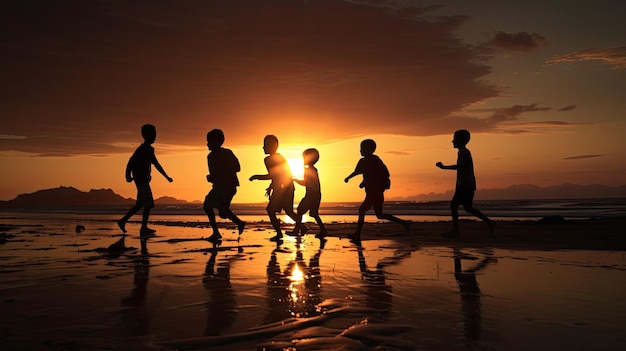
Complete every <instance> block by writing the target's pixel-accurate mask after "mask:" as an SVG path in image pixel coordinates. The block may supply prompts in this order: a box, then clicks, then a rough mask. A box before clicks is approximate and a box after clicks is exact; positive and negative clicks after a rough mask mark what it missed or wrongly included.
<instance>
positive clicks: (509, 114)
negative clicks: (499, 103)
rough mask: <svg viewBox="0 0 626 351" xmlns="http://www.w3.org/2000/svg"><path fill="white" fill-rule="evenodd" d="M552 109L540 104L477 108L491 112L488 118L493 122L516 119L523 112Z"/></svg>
mask: <svg viewBox="0 0 626 351" xmlns="http://www.w3.org/2000/svg"><path fill="white" fill-rule="evenodd" d="M550 110H552V108H551V107H539V104H530V105H514V106H511V107H502V108H492V109H477V110H475V111H478V112H487V113H489V114H490V115H489V117H488V120H489V121H490V122H492V123H499V122H508V121H515V120H517V119H518V118H519V116H520V115H521V114H522V113H527V112H545V111H550Z"/></svg>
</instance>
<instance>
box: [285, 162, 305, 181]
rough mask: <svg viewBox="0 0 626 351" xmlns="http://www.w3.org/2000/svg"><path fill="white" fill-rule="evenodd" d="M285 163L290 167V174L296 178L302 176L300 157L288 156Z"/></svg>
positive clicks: (302, 169) (302, 165)
mask: <svg viewBox="0 0 626 351" xmlns="http://www.w3.org/2000/svg"><path fill="white" fill-rule="evenodd" d="M287 163H288V164H289V168H290V169H291V175H292V176H293V177H294V178H296V179H302V178H304V164H303V162H302V158H288V159H287Z"/></svg>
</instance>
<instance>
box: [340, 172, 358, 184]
mask: <svg viewBox="0 0 626 351" xmlns="http://www.w3.org/2000/svg"><path fill="white" fill-rule="evenodd" d="M359 174H360V173H358V172H357V171H354V172H352V173H350V175H349V176H347V177H346V179H344V180H343V181H344V182H346V183H347V182H348V181H349V180H350V179H351V178H352V177H354V176H357V175H359Z"/></svg>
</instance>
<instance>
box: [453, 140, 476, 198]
mask: <svg viewBox="0 0 626 351" xmlns="http://www.w3.org/2000/svg"><path fill="white" fill-rule="evenodd" d="M457 155H458V157H457V161H456V165H457V171H456V187H457V188H471V189H473V190H476V177H475V176H474V161H473V160H472V153H471V152H470V151H469V150H468V149H459V152H458V154H457Z"/></svg>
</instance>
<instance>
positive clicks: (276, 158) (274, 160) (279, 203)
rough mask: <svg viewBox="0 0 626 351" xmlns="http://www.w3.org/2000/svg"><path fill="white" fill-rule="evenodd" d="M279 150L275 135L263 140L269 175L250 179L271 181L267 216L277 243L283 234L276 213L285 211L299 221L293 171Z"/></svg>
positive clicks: (255, 176) (273, 238)
mask: <svg viewBox="0 0 626 351" xmlns="http://www.w3.org/2000/svg"><path fill="white" fill-rule="evenodd" d="M277 150H278V138H276V136H274V135H267V136H266V137H265V139H263V151H264V152H265V154H267V155H268V156H267V157H265V160H264V162H265V168H267V174H255V175H253V176H252V177H250V181H253V180H255V179H258V180H271V181H272V182H271V183H270V186H269V187H268V188H267V189H266V193H265V195H266V196H268V197H269V203H268V204H267V214H268V215H269V217H270V222H271V223H272V226H273V227H274V229H275V230H276V236H274V237H272V238H271V239H270V240H273V241H276V240H280V239H281V238H282V237H283V233H282V231H281V230H280V222H279V221H278V218H276V213H279V212H281V211H282V210H285V213H286V214H287V215H288V216H289V217H291V219H293V220H294V222H295V221H296V220H297V216H296V213H295V212H294V211H293V195H294V191H295V187H294V185H293V179H292V177H291V169H289V164H288V163H287V160H285V158H284V157H283V156H282V155H281V154H279V153H278V152H276V151H277Z"/></svg>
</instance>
